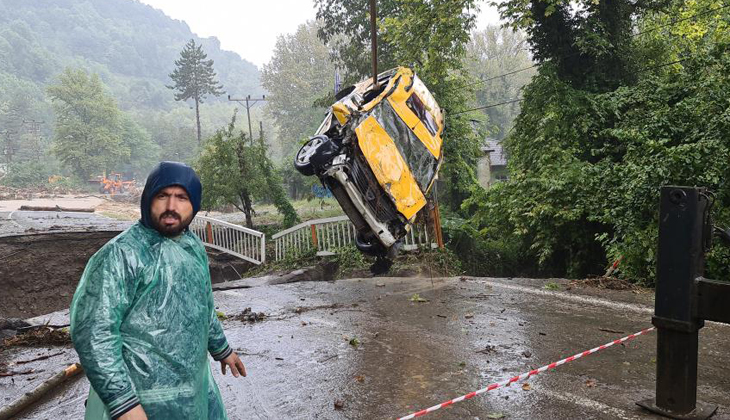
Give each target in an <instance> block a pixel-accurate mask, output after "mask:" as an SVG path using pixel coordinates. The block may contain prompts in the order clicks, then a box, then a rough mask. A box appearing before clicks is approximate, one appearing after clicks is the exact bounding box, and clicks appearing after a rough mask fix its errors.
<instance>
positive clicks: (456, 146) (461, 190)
mask: <svg viewBox="0 0 730 420" xmlns="http://www.w3.org/2000/svg"><path fill="white" fill-rule="evenodd" d="M315 4H316V5H317V7H318V10H317V18H318V19H320V20H321V21H322V22H323V25H322V26H321V27H320V31H319V36H320V38H321V39H322V40H323V41H325V42H326V43H328V45H330V46H331V47H332V48H333V50H334V53H335V58H336V62H337V63H338V64H339V65H340V66H342V67H343V68H345V69H347V72H348V73H347V74H348V75H349V79H350V80H354V79H359V78H362V77H365V76H368V75H369V76H372V75H370V74H369V72H370V68H371V67H370V63H371V60H370V47H369V46H370V26H369V22H370V17H369V11H368V9H367V8H366V7H363V4H362V2H360V1H355V0H315ZM477 4H478V1H477V0H432V1H426V0H387V1H380V2H378V19H377V36H378V59H379V63H378V68H380V69H383V70H384V69H387V68H391V67H395V66H397V65H405V66H409V67H411V68H412V69H413V70H415V71H416V72H417V73H418V75H419V77H421V79H423V81H424V82H425V83H426V85H427V86H428V87H429V89H430V90H431V92H432V93H433V94H434V96H435V98H436V100H437V101H438V103H439V105H440V106H441V108H443V109H444V110H445V111H446V118H447V121H446V129H445V132H444V135H443V138H444V161H445V165H444V168H443V170H442V175H443V178H445V182H444V186H445V187H446V191H445V192H444V195H445V198H446V199H447V204H448V205H449V207H450V208H451V209H453V210H459V209H460V206H461V203H462V201H463V200H464V199H465V198H467V197H468V196H469V195H471V190H472V189H473V188H474V187H475V186H476V180H475V177H474V167H475V161H476V156H477V153H478V152H479V150H478V139H477V137H476V134H475V132H474V130H473V128H472V124H471V122H470V116H469V114H468V113H463V112H462V111H464V110H466V109H467V108H468V104H469V103H470V102H471V98H472V94H471V91H470V90H469V89H467V88H465V86H467V85H468V84H469V78H468V76H467V73H466V71H464V64H463V59H464V54H465V51H466V44H467V42H468V41H469V36H470V33H471V30H472V29H473V28H474V23H475V19H476V12H477V11H478V7H477Z"/></svg>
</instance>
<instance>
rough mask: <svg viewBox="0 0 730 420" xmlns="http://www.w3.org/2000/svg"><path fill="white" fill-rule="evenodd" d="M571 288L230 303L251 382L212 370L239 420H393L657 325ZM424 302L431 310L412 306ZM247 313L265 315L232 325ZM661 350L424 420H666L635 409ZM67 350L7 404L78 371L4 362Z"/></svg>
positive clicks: (390, 284) (225, 295)
mask: <svg viewBox="0 0 730 420" xmlns="http://www.w3.org/2000/svg"><path fill="white" fill-rule="evenodd" d="M548 283H558V284H559V285H560V289H559V290H549V289H546V288H545V285H546V284H548ZM568 288H570V286H569V285H568V283H567V282H565V281H563V282H560V281H557V280H555V279H550V280H524V279H484V278H433V279H432V278H411V279H404V278H373V279H351V280H338V281H335V282H299V283H289V284H280V285H262V286H257V287H251V288H247V289H238V290H227V291H220V292H216V293H215V294H214V295H215V300H216V305H217V307H218V310H219V311H220V312H222V313H223V314H226V315H228V316H229V317H230V318H228V319H226V320H224V321H223V325H224V328H225V330H226V334H227V336H228V339H229V342H230V343H231V345H232V346H233V348H234V349H236V351H237V352H238V353H239V354H240V355H242V359H243V361H244V363H245V364H246V367H247V370H248V373H249V375H248V377H246V378H242V379H234V378H232V377H231V376H222V375H221V374H220V369H219V367H218V366H217V364H216V363H213V362H211V365H212V367H213V372H214V377H215V379H216V381H217V383H218V386H219V388H220V389H221V393H222V395H223V399H224V403H225V404H226V407H227V410H228V415H229V418H230V419H231V420H238V419H282V418H292V419H363V420H364V419H368V420H369V419H386V418H388V419H393V418H396V417H398V416H404V415H407V414H409V413H411V412H413V411H416V410H419V409H423V408H426V407H430V406H432V405H435V404H438V403H440V402H443V401H445V400H448V399H450V398H454V397H458V396H460V395H463V394H466V393H468V392H471V391H474V390H477V389H480V388H482V387H485V386H487V385H488V384H490V383H493V382H498V381H501V380H504V379H507V378H510V377H512V376H515V375H517V374H520V373H523V372H525V371H527V370H530V369H533V368H537V367H540V366H542V365H545V364H548V363H551V362H554V361H556V360H559V359H561V358H564V357H566V356H570V355H573V354H576V353H578V352H581V351H583V350H586V349H589V348H593V347H596V346H598V345H600V344H604V343H607V342H609V341H611V340H614V339H616V338H619V337H621V336H623V335H624V333H626V334H629V333H633V332H636V331H639V330H641V329H644V328H646V327H648V326H650V325H651V314H652V304H651V300H652V299H651V295H649V294H644V293H634V292H632V291H614V290H598V289H596V288H593V289H590V290H589V289H585V290H584V289H578V288H575V287H573V288H571V289H570V290H568ZM415 294H418V295H419V296H420V297H422V298H423V299H424V300H427V302H423V301H421V302H418V301H411V298H412V297H413V296H414V295H415ZM246 308H251V312H257V313H258V312H263V313H265V314H266V315H267V316H266V318H265V319H264V320H261V321H259V322H254V323H252V322H248V321H246V320H236V319H233V317H234V316H235V315H237V314H240V313H241V312H243V311H245V310H246ZM63 316H67V315H64V314H59V315H58V317H49V318H48V319H49V320H50V321H51V322H54V323H57V322H63V321H62V320H61V319H60V318H62V317H63ZM729 331H730V327H729V326H725V325H721V324H715V323H708V324H707V326H706V327H705V328H703V329H702V331H701V334H700V368H699V381H698V382H699V389H698V398H699V399H700V400H702V401H705V402H711V403H714V404H718V405H719V406H720V408H719V410H718V413H717V414H716V415H715V416H714V417H713V419H718V420H728V419H730V392H729V390H730V371H729V370H728V366H730V340H729V339H728V336H729V334H728V332H729ZM618 333H621V334H618ZM655 337H656V336H655V335H653V333H652V334H651V335H648V336H642V337H639V338H637V339H635V340H633V341H630V342H627V343H624V345H617V346H613V347H611V348H609V349H606V350H603V351H601V352H599V353H597V354H594V355H591V356H588V357H585V358H582V359H579V360H576V361H574V362H572V363H569V364H566V365H564V366H561V367H559V368H557V369H555V370H551V371H549V372H546V373H544V374H541V375H538V376H536V377H533V378H531V379H530V380H529V381H527V385H528V386H525V385H523V384H522V383H518V384H515V385H513V386H511V387H508V388H500V389H498V390H494V391H491V392H489V393H486V394H484V395H481V396H478V397H475V398H473V399H471V400H467V401H464V402H461V403H458V404H454V405H453V406H451V407H448V408H445V409H442V410H439V411H437V412H435V413H432V414H429V415H426V416H424V418H425V419H429V418H432V419H454V420H455V419H489V418H505V419H656V420H658V419H660V417H657V416H655V415H652V414H649V413H646V412H644V411H642V410H641V409H640V408H639V407H637V406H636V405H635V402H636V401H639V400H642V399H645V398H649V397H651V396H652V395H653V393H654V379H655V369H656V364H655V362H654V360H655V358H656V350H655V340H656V338H655ZM59 351H63V352H64V353H63V354H62V355H57V356H53V357H50V358H48V359H46V360H43V361H42V362H32V363H27V364H24V365H23V368H22V369H24V370H25V369H41V370H44V371H45V372H42V373H40V374H36V375H33V374H28V375H21V376H17V377H15V382H12V381H11V379H12V378H7V377H5V378H2V377H0V395H2V397H0V404H4V403H7V402H9V401H11V400H12V399H14V398H17V397H18V396H19V395H22V393H23V392H25V391H27V390H28V389H32V388H33V387H34V386H36V385H37V384H38V382H39V381H41V380H42V379H43V378H45V377H48V376H51V375H52V374H53V373H55V372H56V371H58V370H60V369H61V368H63V367H65V366H66V365H67V364H70V363H72V362H73V361H74V354H73V351H72V350H70V349H64V348H63V347H50V348H37V349H31V348H17V349H11V350H7V351H5V352H4V355H3V356H0V359H2V360H0V362H5V363H6V364H7V365H8V366H10V367H11V368H13V369H15V368H16V367H17V365H15V364H14V363H17V361H24V360H30V359H33V358H35V357H39V356H43V355H49V354H54V353H58V352H59ZM88 386H89V385H88V381H87V380H86V379H80V380H77V381H75V382H72V383H70V384H68V385H66V386H64V387H62V388H61V389H59V390H57V391H56V392H55V393H53V394H52V395H49V396H47V397H46V398H45V399H44V400H43V401H42V403H40V404H39V405H37V406H36V407H34V408H33V409H31V410H28V411H26V412H24V413H22V415H21V416H20V417H19V419H33V420H35V419H48V418H81V417H82V416H83V414H82V413H83V410H84V409H83V401H84V399H85V398H86V394H87V392H88Z"/></svg>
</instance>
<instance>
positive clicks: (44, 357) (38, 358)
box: [15, 351, 63, 365]
mask: <svg viewBox="0 0 730 420" xmlns="http://www.w3.org/2000/svg"><path fill="white" fill-rule="evenodd" d="M62 354H63V352H62V351H61V352H58V353H53V354H47V355H45V356H40V357H36V358H35V359H30V360H21V361H19V362H15V364H16V365H24V364H26V363H30V362H37V361H39V360H46V359H50V358H51V357H55V356H60V355H62Z"/></svg>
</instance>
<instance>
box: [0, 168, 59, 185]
mask: <svg viewBox="0 0 730 420" xmlns="http://www.w3.org/2000/svg"><path fill="white" fill-rule="evenodd" d="M51 175H53V171H52V170H51V168H50V167H49V166H48V165H46V164H44V163H42V162H38V161H29V162H24V163H13V164H11V165H9V167H8V174H7V175H5V176H4V177H3V178H0V183H2V184H3V185H7V186H10V187H15V188H24V187H38V186H42V185H46V183H47V182H48V177H49V176H51Z"/></svg>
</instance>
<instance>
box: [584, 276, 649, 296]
mask: <svg viewBox="0 0 730 420" xmlns="http://www.w3.org/2000/svg"><path fill="white" fill-rule="evenodd" d="M570 285H571V286H583V287H597V288H599V289H608V290H631V291H634V292H639V291H641V290H643V289H642V287H640V286H637V285H636V284H634V283H631V282H629V281H628V280H625V279H620V278H617V277H604V276H598V277H590V278H587V279H583V280H573V281H572V282H570Z"/></svg>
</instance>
